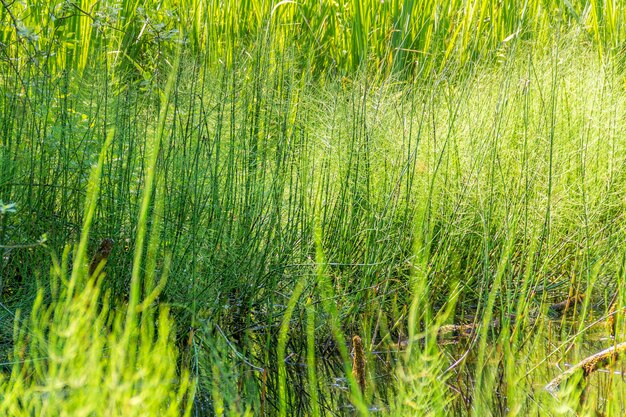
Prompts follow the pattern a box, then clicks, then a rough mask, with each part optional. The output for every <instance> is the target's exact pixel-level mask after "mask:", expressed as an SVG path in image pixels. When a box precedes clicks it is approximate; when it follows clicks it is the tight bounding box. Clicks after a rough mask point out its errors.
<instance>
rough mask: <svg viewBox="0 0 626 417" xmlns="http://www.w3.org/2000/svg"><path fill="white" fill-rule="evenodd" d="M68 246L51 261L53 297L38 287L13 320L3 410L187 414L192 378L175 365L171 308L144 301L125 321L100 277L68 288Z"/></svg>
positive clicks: (0, 387)
mask: <svg viewBox="0 0 626 417" xmlns="http://www.w3.org/2000/svg"><path fill="white" fill-rule="evenodd" d="M68 254H69V251H66V252H65V255H66V256H65V257H64V259H63V261H62V264H56V265H55V266H54V268H53V272H52V274H51V277H52V278H53V279H54V280H55V282H53V283H52V286H53V287H54V288H56V291H55V293H54V294H53V296H52V299H51V300H49V301H45V297H44V294H43V292H41V291H40V293H39V294H38V296H37V298H36V300H35V303H34V305H33V309H32V311H31V312H30V315H29V316H28V319H26V320H25V321H23V322H21V324H20V322H19V321H18V320H16V325H15V326H16V328H15V345H14V349H13V354H12V356H11V358H10V362H9V363H5V364H3V365H4V367H5V369H7V368H8V369H9V370H10V373H9V374H7V375H3V377H2V379H0V391H1V392H2V396H1V397H0V412H1V413H2V415H6V416H31V415H55V416H147V415H153V416H157V415H159V416H179V415H190V410H191V404H192V399H193V383H192V381H191V380H190V378H189V376H188V374H187V373H186V372H184V371H183V372H182V373H180V372H179V369H178V351H177V349H176V346H175V343H174V339H173V335H174V327H173V326H174V324H173V322H172V320H171V318H170V313H169V311H168V310H167V309H166V308H162V309H160V311H155V310H154V308H151V309H148V310H146V311H143V312H142V314H141V315H140V316H139V317H138V318H137V320H135V321H133V322H131V323H126V325H127V326H128V325H130V326H131V328H130V329H128V328H127V327H124V325H123V323H125V321H124V319H125V315H126V311H125V310H124V309H114V308H111V305H110V303H109V301H108V298H109V297H108V296H107V295H102V294H101V280H100V281H98V280H96V279H89V280H86V283H85V286H84V287H83V288H81V289H79V290H77V291H76V292H75V293H74V294H72V293H71V292H70V291H68V285H67V284H68V280H67V277H66V276H65V275H64V273H65V272H67V268H66V267H64V266H62V265H67V262H68V256H67V255H68ZM18 319H19V317H18ZM131 338H132V340H134V341H135V342H134V343H130V340H131Z"/></svg>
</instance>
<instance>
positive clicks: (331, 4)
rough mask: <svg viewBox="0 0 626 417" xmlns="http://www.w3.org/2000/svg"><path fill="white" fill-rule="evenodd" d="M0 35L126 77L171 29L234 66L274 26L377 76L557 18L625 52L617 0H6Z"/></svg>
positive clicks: (165, 54) (499, 41)
mask: <svg viewBox="0 0 626 417" xmlns="http://www.w3.org/2000/svg"><path fill="white" fill-rule="evenodd" d="M0 17H1V18H2V20H3V21H5V22H6V24H5V25H4V26H3V29H2V32H1V33H0V41H1V42H3V44H4V45H6V46H7V51H11V54H13V53H17V51H18V50H20V49H23V52H20V55H22V56H24V55H26V57H28V58H31V59H35V60H38V61H39V60H40V61H42V63H43V64H45V65H46V67H48V68H55V69H62V68H68V67H69V68H76V69H77V70H79V71H85V70H88V68H89V66H90V65H89V61H90V60H91V59H92V58H93V57H95V56H99V55H100V54H101V53H102V52H103V51H106V53H107V54H109V56H110V61H112V62H114V63H116V64H119V65H120V66H119V67H117V66H116V68H117V69H118V70H119V71H121V72H122V73H123V74H124V75H126V74H128V73H129V72H132V73H134V74H135V76H136V77H137V78H138V79H144V80H146V79H151V78H152V77H155V76H158V72H159V61H161V60H162V59H168V58H169V59H171V58H172V57H173V56H174V55H175V51H176V46H175V45H173V44H175V43H176V42H178V39H179V36H178V33H184V35H185V38H184V39H185V42H186V44H187V45H188V47H189V49H190V50H191V51H193V52H194V53H195V54H198V55H205V54H208V56H209V58H210V59H211V60H212V61H217V60H221V61H222V62H226V63H228V64H229V65H233V64H234V62H233V61H232V57H233V56H234V55H236V54H237V53H238V51H241V50H246V49H250V48H254V45H255V42H256V41H257V40H258V39H259V38H263V37H265V36H267V34H268V33H272V34H273V35H274V36H273V38H272V43H271V46H269V47H268V48H270V49H276V50H281V49H283V48H284V47H285V46H287V45H289V46H290V47H293V48H294V49H296V50H298V51H299V52H301V53H302V54H303V55H305V56H308V57H309V60H308V65H309V68H310V69H312V70H314V71H316V72H318V73H319V72H328V71H330V72H335V71H338V72H339V73H350V72H353V71H355V70H358V69H360V68H362V67H363V66H366V67H369V68H372V69H376V70H377V71H380V72H382V73H383V74H389V73H405V72H408V73H411V72H414V73H415V72H420V71H425V73H426V74H429V73H431V72H432V71H440V70H441V69H442V68H445V67H446V66H447V65H449V64H450V63H451V62H461V63H466V62H470V61H474V60H475V59H476V58H484V57H486V56H490V55H491V54H492V53H493V51H494V50H496V49H498V48H500V47H502V46H506V44H508V43H510V41H511V40H514V39H517V38H521V39H534V40H537V41H545V40H546V39H548V38H549V37H550V36H551V35H550V34H551V33H553V32H554V31H558V30H559V27H561V26H562V25H563V24H564V23H565V25H566V26H567V27H575V28H578V29H580V30H582V31H583V32H584V33H585V35H586V36H587V37H588V38H589V40H591V41H594V42H595V43H596V45H597V46H598V52H599V53H600V54H601V55H607V54H608V55H612V54H613V53H614V52H616V51H617V52H619V51H621V50H622V45H623V42H624V40H625V36H626V35H625V32H624V25H623V24H622V22H623V21H624V17H625V16H624V11H623V8H621V7H620V5H619V2H617V1H615V0H606V1H602V2H598V1H589V0H576V1H567V0H550V1H539V0H526V1H521V2H520V1H513V0H507V1H495V0H471V1H460V0H446V1H443V2H436V1H428V0H421V1H417V0H386V1H378V0H367V1H359V2H356V1H351V2H343V3H342V2H337V1H305V2H296V1H291V0H287V1H274V0H272V1H270V0H254V1H245V2H241V1H237V0H219V1H217V0H211V1H208V2H207V1H191V0H185V1H170V0H151V1H149V2H143V3H139V2H136V1H130V0H124V1H117V2H112V1H109V2H95V1H87V0H81V1H60V0H59V1H55V2H48V1H33V2H29V3H28V4H26V3H20V2H12V3H8V2H4V3H3V4H2V8H1V9H0Z"/></svg>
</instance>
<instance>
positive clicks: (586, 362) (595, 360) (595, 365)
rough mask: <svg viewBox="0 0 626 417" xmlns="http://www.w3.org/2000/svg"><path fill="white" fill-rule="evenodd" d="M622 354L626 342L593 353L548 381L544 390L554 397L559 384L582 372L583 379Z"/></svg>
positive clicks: (625, 349)
mask: <svg viewBox="0 0 626 417" xmlns="http://www.w3.org/2000/svg"><path fill="white" fill-rule="evenodd" d="M624 352H626V342H624V343H620V344H618V345H615V346H611V347H610V348H608V349H605V350H603V351H601V352H598V353H595V354H593V355H591V356H589V357H587V358H585V359H583V360H582V361H580V362H578V363H577V364H576V365H574V366H572V367H571V368H569V369H568V370H567V371H565V372H563V373H562V374H560V375H559V376H557V377H556V378H554V379H553V380H552V381H550V383H549V384H548V385H546V387H545V388H546V390H548V391H549V392H550V393H551V394H553V395H554V394H556V392H557V391H558V390H559V387H560V386H561V384H563V383H564V382H565V381H567V380H568V379H569V378H571V377H572V376H573V375H575V374H577V373H579V372H582V377H583V379H584V378H587V377H588V376H589V375H591V374H592V373H593V372H595V371H597V370H598V369H601V368H604V367H606V366H607V365H610V364H611V363H613V362H615V361H616V360H617V359H618V358H619V357H620V355H622V354H624Z"/></svg>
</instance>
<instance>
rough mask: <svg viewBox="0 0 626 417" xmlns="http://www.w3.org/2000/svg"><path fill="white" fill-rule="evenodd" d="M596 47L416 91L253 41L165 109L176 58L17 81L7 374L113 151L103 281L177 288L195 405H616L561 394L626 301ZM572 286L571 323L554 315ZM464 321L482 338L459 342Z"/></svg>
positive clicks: (198, 63) (537, 56)
mask: <svg viewBox="0 0 626 417" xmlns="http://www.w3.org/2000/svg"><path fill="white" fill-rule="evenodd" d="M596 48H597V47H594V46H593V44H592V42H590V41H589V40H588V38H587V36H586V34H585V33H580V32H579V31H578V30H577V29H576V28H574V29H572V30H570V31H569V32H567V33H566V34H561V35H559V36H558V37H556V38H555V39H550V40H548V41H546V42H528V43H525V42H523V41H519V42H517V41H516V42H511V43H510V44H507V45H505V46H504V47H502V48H501V49H500V50H499V54H498V55H497V56H496V59H492V58H493V57H490V58H489V59H486V62H484V63H483V62H480V61H479V62H478V64H477V65H472V66H465V65H464V64H463V63H462V61H459V62H451V63H450V65H447V66H446V67H445V68H444V69H443V70H442V71H432V72H431V74H432V75H431V76H430V77H424V76H421V77H416V78H415V79H413V80H409V81H406V80H403V81H399V79H396V78H393V77H375V78H372V77H371V76H369V73H367V72H364V73H361V74H356V75H354V76H352V77H347V78H343V79H337V78H336V77H333V76H332V75H330V74H327V75H325V74H322V75H321V76H320V74H319V73H313V72H307V71H302V70H301V68H302V63H303V62H304V63H306V64H307V65H311V66H313V65H314V59H312V58H311V57H309V56H308V55H304V56H303V54H301V53H299V52H298V51H297V50H295V49H291V48H288V47H285V48H276V49H272V50H271V53H270V52H268V49H266V48H265V44H264V43H263V42H262V40H260V41H259V44H258V45H257V47H256V48H251V49H249V50H244V51H240V52H239V53H233V54H232V55H230V59H231V60H232V61H231V62H230V63H228V65H217V64H213V63H210V64H209V63H207V62H212V61H210V60H208V59H206V60H205V59H202V58H205V57H203V56H200V57H199V56H197V55H193V54H188V53H187V52H185V51H183V52H181V56H180V60H181V63H182V64H181V66H180V68H179V69H177V70H176V71H175V72H172V73H170V75H171V76H170V80H171V82H172V83H173V85H172V90H171V96H170V97H169V100H167V101H164V100H163V99H162V96H160V95H159V93H162V92H163V91H166V90H167V89H166V88H165V87H164V85H165V79H166V78H167V77H165V76H163V74H168V72H167V68H168V67H167V65H166V64H164V65H163V67H162V68H161V70H162V71H163V72H162V73H161V78H159V77H155V78H154V79H150V80H143V81H141V82H136V83H129V84H124V83H120V82H119V80H120V79H119V78H117V74H112V73H109V72H108V71H107V70H104V69H102V68H108V67H107V66H106V64H107V63H108V61H107V58H102V61H101V62H93V63H92V65H93V68H91V67H89V65H87V64H86V65H87V70H86V71H85V72H84V73H82V74H81V72H82V71H78V70H76V71H75V70H72V69H68V70H66V71H63V72H52V73H50V74H48V73H45V72H44V73H43V75H42V73H40V72H39V70H40V69H41V67H39V66H37V65H36V64H33V65H32V66H26V67H24V68H20V70H19V71H16V70H15V69H13V68H12V67H10V66H8V67H5V68H4V69H5V72H4V73H3V74H2V75H1V79H0V80H1V82H2V87H1V88H2V92H3V95H2V98H1V99H0V108H2V109H3V112H2V113H1V114H0V129H1V131H2V142H1V144H2V145H1V146H0V176H1V177H0V198H2V201H4V202H11V203H15V205H16V211H15V212H5V213H3V214H2V215H0V222H1V224H0V244H1V245H3V246H2V264H1V268H2V269H1V271H2V279H1V282H0V286H1V288H2V298H1V302H2V306H3V307H4V310H3V313H2V314H3V319H2V326H3V331H2V333H0V335H1V337H2V347H3V357H5V356H6V357H8V356H10V355H11V352H13V348H14V347H15V344H14V339H13V337H12V336H11V335H12V329H13V323H12V320H10V314H9V313H11V314H12V313H13V312H15V311H16V310H17V309H18V308H22V309H24V310H26V311H29V310H30V308H31V305H32V304H33V303H34V301H35V300H37V303H36V305H38V304H39V303H43V302H44V301H45V302H54V300H55V292H54V290H53V288H51V284H50V282H51V279H50V276H51V273H50V252H53V253H60V252H61V251H62V248H63V247H64V245H65V244H66V243H67V242H77V241H79V239H80V236H81V231H84V228H83V227H84V226H83V224H84V221H85V218H84V213H85V206H84V204H85V199H84V196H85V193H86V191H87V189H88V187H89V186H90V182H89V173H90V168H91V167H92V165H94V164H95V163H96V162H97V160H98V155H99V152H100V151H101V149H102V148H103V147H104V146H105V144H106V143H107V141H110V146H109V147H108V151H107V152H106V154H105V155H106V157H105V159H104V160H103V162H102V164H101V168H102V175H101V176H100V177H99V178H98V200H97V206H96V207H95V212H94V215H93V224H92V225H91V235H90V236H91V245H90V246H91V247H92V248H93V250H95V249H96V248H97V247H98V244H99V242H100V241H101V240H102V239H103V238H113V239H114V240H115V242H116V243H115V247H114V249H113V252H112V254H111V256H110V258H109V261H108V263H107V265H106V271H107V275H106V279H105V280H104V281H103V283H102V286H103V288H104V290H105V291H108V292H109V293H110V297H111V298H110V299H111V300H112V301H111V302H112V303H113V304H114V305H123V304H124V302H129V303H130V304H131V305H133V303H134V304H136V303H137V300H136V299H135V300H134V301H133V299H134V298H139V299H144V298H145V297H149V295H150V294H152V291H151V290H152V289H153V288H154V287H155V286H157V285H158V282H157V276H158V275H159V274H158V273H160V272H162V271H164V270H167V271H168V279H167V282H166V284H165V286H164V288H163V290H162V292H161V293H160V295H159V298H158V301H159V302H160V303H162V304H164V305H167V306H168V307H169V309H170V310H169V311H170V313H171V317H172V318H173V319H174V320H175V321H176V323H177V327H176V329H177V334H175V335H172V339H174V340H175V341H176V344H177V347H178V351H179V359H175V360H173V361H174V362H176V364H177V366H179V368H180V369H186V368H189V369H190V370H191V372H192V374H193V376H195V377H196V378H197V384H198V389H197V394H196V396H195V399H194V404H193V405H194V407H195V408H194V409H195V411H196V412H197V413H198V414H200V415H205V414H206V415H209V414H212V413H215V414H218V415H221V414H222V413H230V414H232V415H241V414H246V413H247V414H250V415H256V414H263V413H267V414H268V415H274V414H283V415H285V414H287V415H289V414H307V413H310V414H311V415H319V414H350V413H355V412H359V413H361V414H368V413H369V412H372V413H375V412H377V410H378V411H380V412H382V413H385V414H392V415H409V414H413V415H428V414H432V415H444V414H459V415H465V414H476V415H485V414H486V413H487V412H491V413H493V414H498V415H500V414H502V415H504V414H520V415H528V414H539V415H544V414H545V415H554V414H558V413H560V412H563V413H565V414H567V413H568V412H569V413H572V412H573V411H572V410H576V409H578V408H579V407H582V410H583V411H584V410H587V411H589V412H591V411H595V409H596V408H597V409H600V410H603V411H606V413H607V414H608V415H621V414H623V410H622V407H623V404H622V402H621V401H620V398H621V393H623V387H622V385H621V381H619V380H618V378H611V377H609V376H606V375H599V376H598V375H595V376H594V378H596V379H597V380H594V381H592V384H594V385H593V386H595V387H597V388H598V389H596V390H592V392H591V394H590V396H588V397H587V400H586V401H585V402H584V404H582V405H580V402H579V399H578V397H577V396H579V395H580V390H579V389H574V388H572V389H571V391H572V392H571V393H566V394H567V395H569V396H571V398H569V397H567V395H566V398H560V399H559V400H557V399H555V398H553V397H551V396H550V394H548V393H547V392H545V391H544V390H543V386H544V385H545V384H546V383H547V382H548V381H549V380H550V379H552V377H553V376H554V375H555V374H556V372H557V371H556V365H562V364H563V363H564V362H566V361H569V360H572V361H576V362H577V360H576V359H581V358H582V356H583V355H585V354H586V353H587V352H588V351H589V350H592V349H593V348H595V346H596V345H595V344H593V342H590V340H591V339H590V338H591V336H590V330H589V329H588V327H590V323H593V321H594V320H596V321H599V322H602V321H603V319H602V315H603V314H604V311H605V310H606V309H607V308H608V303H609V301H610V300H611V298H612V296H613V294H614V293H615V292H618V293H619V297H620V299H623V295H622V294H621V291H622V289H621V286H620V285H619V284H620V282H622V281H623V263H624V256H623V253H622V249H621V248H622V242H623V241H624V228H623V227H622V223H623V213H624V204H626V200H625V196H624V189H625V188H624V161H625V156H626V155H625V153H626V148H625V147H624V146H623V145H624V144H623V139H622V138H623V136H624V131H625V129H626V122H625V121H624V119H623V117H622V115H623V114H624V110H625V108H624V107H625V106H626V92H625V89H624V80H625V78H624V76H625V74H624V71H623V68H621V67H620V66H619V60H617V59H600V58H598V56H599V55H600V54H599V53H598V50H597V49H596ZM99 65H102V67H99ZM157 144H158V147H157ZM155 149H158V152H156V151H155ZM151 155H153V156H154V157H155V158H156V159H155V160H154V161H155V165H154V168H152V167H153V165H151V163H150V162H151V159H150V156H151ZM150 175H153V178H154V183H151V182H150V181H149V180H148V178H149V177H150ZM146 189H149V190H152V189H153V190H154V193H156V198H154V199H151V200H150V199H149V202H148V203H145V200H144V198H145V197H144V196H145V194H144V193H145V191H146ZM142 204H143V206H142ZM146 204H149V205H146ZM146 213H151V214H152V215H151V216H148V217H144V220H143V221H140V222H138V221H137V219H138V218H141V215H142V214H143V215H144V216H146V215H147V214H146ZM142 230H144V231H145V230H147V231H149V232H150V234H151V236H153V238H152V239H153V240H151V244H152V245H153V246H148V245H144V244H141V242H139V244H138V238H137V237H138V236H141V233H143V232H142ZM43 234H45V235H46V247H44V246H35V247H33V248H20V247H17V245H28V244H31V243H33V242H36V241H37V240H39V239H40V238H41V236H42V235H43ZM150 247H151V248H152V249H149V248H150ZM93 250H92V251H93ZM150 250H152V252H151V253H152V256H150V257H148V261H146V263H145V264H144V263H141V262H137V256H138V255H137V254H139V255H142V254H144V252H146V253H147V251H150ZM92 251H88V252H92ZM168 259H171V262H169V261H167V260H168ZM139 265H141V266H139ZM142 272H146V273H145V274H144V275H143V277H144V278H143V281H142V282H141V285H139V284H136V286H133V283H132V282H133V278H132V277H137V276H140V275H141V273H142ZM52 275H54V274H52ZM133 288H134V290H133ZM38 289H41V291H42V292H40V294H41V295H40V296H39V298H35V297H36V294H37V290H38ZM133 291H137V292H139V294H135V296H133V295H132V294H133ZM578 294H584V295H585V297H584V298H582V300H583V301H581V303H580V304H581V306H580V308H579V309H578V310H576V317H575V318H576V320H575V321H574V323H573V324H572V323H560V324H559V325H558V326H557V325H556V324H555V323H553V322H551V321H548V320H547V319H546V313H547V310H548V305H549V304H552V303H556V302H559V301H562V300H563V299H564V298H566V297H567V296H575V295H578ZM96 298H97V297H96ZM622 305H623V304H622ZM39 313H40V310H39V309H35V314H33V316H32V317H33V320H37V317H39ZM164 317H165V316H163V318H161V319H159V320H165V318H164ZM5 318H6V319H5ZM149 319H154V317H149ZM495 319H497V320H499V323H501V325H500V326H499V329H498V331H495V330H494V329H493V326H490V325H489V324H490V323H491V322H492V320H495ZM120 320H121V319H120ZM617 320H618V321H617V329H618V331H617V332H616V340H617V338H620V337H623V322H622V319H621V318H620V317H619V316H618V319H617ZM450 323H455V324H460V323H475V324H477V325H479V326H477V331H476V334H475V335H474V337H472V338H469V341H467V344H461V345H454V346H452V347H442V346H440V345H439V344H438V343H437V341H438V337H437V333H438V328H439V327H440V326H441V325H444V324H450ZM44 324H45V323H44ZM620 329H621V330H622V331H621V332H620V331H619V330H620ZM25 331H26V330H25ZM115 331H116V330H112V331H111V335H110V336H109V338H111V340H114V339H115V335H116V333H115ZM118 331H119V330H118ZM105 332H106V331H105ZM164 333H167V329H166V330H164ZM352 334H358V335H360V337H361V339H362V340H363V345H364V348H365V353H366V362H367V363H368V364H370V365H369V369H370V370H369V377H368V382H367V387H366V389H365V390H364V392H363V393H361V390H360V389H359V387H358V386H357V385H356V381H355V380H354V378H353V377H351V375H352V373H351V371H350V363H351V361H350V358H349V346H348V344H347V342H346V341H348V340H350V339H351V338H352V337H351V335H352ZM18 340H19V339H18ZM398 342H403V343H402V345H403V346H402V347H403V348H404V349H403V350H402V352H401V353H398V352H396V351H397V350H398V347H397V346H393V344H394V343H395V344H398ZM597 343H599V344H604V347H606V346H608V345H610V344H611V343H613V342H612V341H609V340H603V341H600V342H597ZM590 344H591V345H592V347H590V346H589V345H590ZM113 346H115V344H114V343H113ZM138 346H139V347H141V345H138ZM167 349H171V346H170V345H168V346H167ZM168 352H169V351H168ZM45 355H46V356H48V355H49V353H48V354H45ZM34 356H35V355H33V357H34ZM7 361H12V360H11V359H7ZM304 364H306V365H304ZM167 372H171V369H168V370H167ZM44 375H45V374H44ZM168 375H169V374H168ZM379 377H380V378H379ZM85 398H87V397H85ZM373 407H374V408H373Z"/></svg>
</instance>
